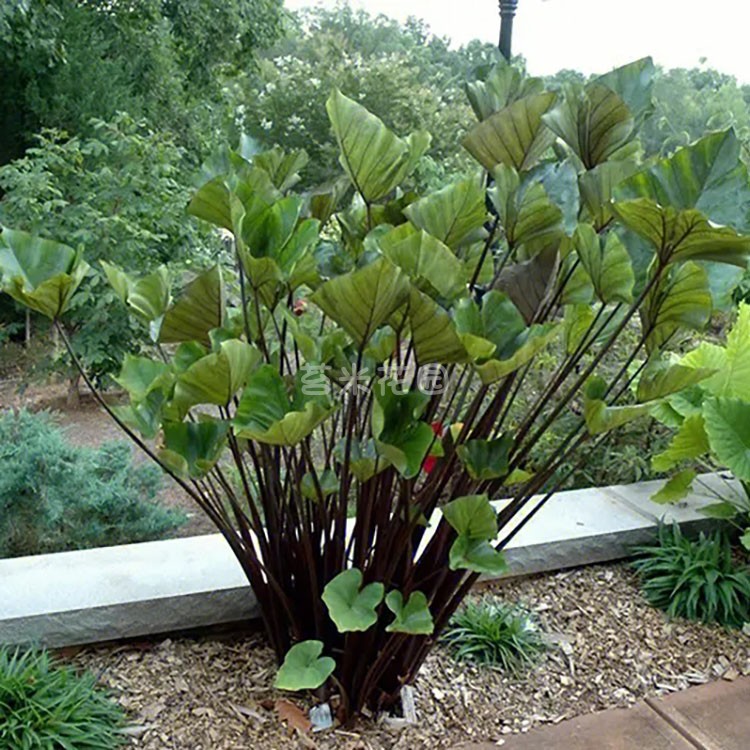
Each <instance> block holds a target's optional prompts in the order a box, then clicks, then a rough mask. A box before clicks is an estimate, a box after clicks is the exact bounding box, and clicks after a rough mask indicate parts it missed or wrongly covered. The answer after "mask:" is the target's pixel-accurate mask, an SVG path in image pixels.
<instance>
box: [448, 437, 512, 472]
mask: <svg viewBox="0 0 750 750" xmlns="http://www.w3.org/2000/svg"><path fill="white" fill-rule="evenodd" d="M512 447H513V438H512V437H511V436H510V435H508V434H504V435H501V436H500V437H499V438H496V439H494V440H468V441H467V442H466V443H464V444H463V445H459V446H458V447H457V448H456V453H457V454H458V457H459V458H460V459H461V463H463V465H464V467H465V468H466V471H467V472H468V473H469V476H470V477H471V478H472V479H498V478H500V477H504V476H506V475H507V474H508V458H509V453H510V449H511V448H512Z"/></svg>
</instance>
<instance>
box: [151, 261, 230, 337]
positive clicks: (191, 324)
mask: <svg viewBox="0 0 750 750" xmlns="http://www.w3.org/2000/svg"><path fill="white" fill-rule="evenodd" d="M225 312H226V303H225V298H224V284H223V280H222V274H221V268H220V267H219V266H214V267H213V268H211V269H210V270H209V271H206V272H205V273H203V274H201V275H200V276H198V277H197V278H195V279H193V281H191V282H190V283H189V284H188V285H187V286H186V287H185V290H184V291H183V293H182V295H181V296H180V298H179V299H178V300H177V302H175V304H173V305H172V306H171V307H170V308H169V309H168V310H167V312H166V313H165V315H164V320H163V321H162V324H161V330H160V332H159V341H161V342H162V343H163V344H178V343H180V342H183V341H197V342H199V343H202V344H206V345H209V346H210V344H211V339H210V337H209V335H208V334H209V331H211V330H213V329H214V328H221V327H222V325H223V324H224V316H225Z"/></svg>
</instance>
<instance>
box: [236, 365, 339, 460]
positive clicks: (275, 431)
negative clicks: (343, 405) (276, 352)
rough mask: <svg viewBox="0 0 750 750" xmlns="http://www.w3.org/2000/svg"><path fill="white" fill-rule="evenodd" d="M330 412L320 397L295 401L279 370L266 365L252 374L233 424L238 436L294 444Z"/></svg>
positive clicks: (265, 441) (274, 443)
mask: <svg viewBox="0 0 750 750" xmlns="http://www.w3.org/2000/svg"><path fill="white" fill-rule="evenodd" d="M330 413H331V408H330V406H329V405H327V404H325V403H323V402H321V401H320V400H319V399H317V398H310V399H309V400H308V399H306V398H305V397H304V396H303V397H301V398H299V399H298V398H295V400H294V401H292V400H291V399H290V398H289V394H288V393H287V389H286V385H285V383H284V380H283V378H282V377H281V375H279V372H278V370H277V369H276V368H275V367H274V366H273V365H263V366H262V367H259V368H258V369H257V370H255V372H253V373H252V374H251V375H250V377H249V379H248V384H247V387H246V388H245V390H244V392H243V394H242V397H241V398H240V402H239V405H238V406H237V412H236V413H235V417H234V421H233V423H232V424H233V426H234V429H235V432H236V434H237V436H238V437H241V438H249V439H252V440H257V441H258V442H260V443H267V444H269V445H287V446H291V445H296V444H297V443H299V442H300V441H302V440H304V439H305V438H306V437H307V436H308V435H309V434H310V433H311V432H312V431H313V430H314V429H315V428H316V427H317V426H318V425H319V424H320V423H321V422H323V421H324V420H325V419H326V417H328V415H329V414H330Z"/></svg>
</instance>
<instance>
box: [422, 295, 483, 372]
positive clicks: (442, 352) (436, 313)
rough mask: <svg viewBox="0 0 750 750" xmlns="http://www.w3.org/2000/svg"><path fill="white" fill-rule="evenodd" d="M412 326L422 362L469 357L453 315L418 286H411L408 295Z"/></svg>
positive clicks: (457, 359) (465, 358)
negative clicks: (416, 287) (414, 287)
mask: <svg viewBox="0 0 750 750" xmlns="http://www.w3.org/2000/svg"><path fill="white" fill-rule="evenodd" d="M409 327H410V328H411V338H412V343H413V345H414V353H415V355H416V357H417V362H419V364H420V365H424V364H428V363H431V362H442V363H444V364H447V363H449V362H465V361H466V360H467V357H468V354H467V351H466V348H465V346H464V344H463V343H462V341H461V338H459V335H458V333H457V331H456V325H455V323H454V321H453V319H452V318H451V316H450V315H449V314H448V312H447V311H446V310H444V309H443V308H442V307H441V306H440V305H438V303H437V302H435V300H433V299H431V298H430V297H428V296H427V295H426V294H423V293H422V292H420V291H419V290H417V289H412V290H411V294H410V296H409ZM490 353H491V352H490Z"/></svg>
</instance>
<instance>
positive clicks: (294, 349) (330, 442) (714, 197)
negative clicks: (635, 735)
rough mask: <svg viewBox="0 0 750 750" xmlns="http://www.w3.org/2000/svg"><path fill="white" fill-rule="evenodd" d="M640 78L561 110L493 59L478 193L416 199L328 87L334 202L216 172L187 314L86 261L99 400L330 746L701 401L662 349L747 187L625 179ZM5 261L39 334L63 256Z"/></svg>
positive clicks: (373, 130) (233, 156)
mask: <svg viewBox="0 0 750 750" xmlns="http://www.w3.org/2000/svg"><path fill="white" fill-rule="evenodd" d="M653 72H654V68H653V65H652V64H651V61H650V60H640V61H638V62H635V63H633V64H631V65H626V66H625V67H623V68H620V69H618V70H615V71H613V72H612V73H609V74H607V75H606V76H603V77H601V78H599V79H596V80H593V81H592V82H591V83H589V84H587V85H586V86H575V87H571V88H568V89H566V90H565V91H564V92H562V93H559V94H558V93H552V92H548V91H545V90H544V88H543V85H542V82H541V81H539V80H536V79H524V78H523V77H522V76H521V74H520V73H518V72H517V71H516V70H514V69H513V68H510V67H508V66H507V64H505V63H503V62H501V63H499V64H498V67H496V68H495V69H494V70H493V71H490V73H489V75H488V77H487V78H486V79H482V80H475V81H473V82H472V83H471V84H470V85H469V86H468V87H467V92H468V95H469V98H470V100H471V103H472V105H473V108H474V110H475V112H476V114H477V118H478V122H477V124H476V125H475V126H474V127H473V128H472V129H471V131H470V132H469V133H467V134H466V136H465V139H464V141H463V144H464V146H465V148H466V149H467V150H468V152H469V153H470V154H471V155H472V156H473V157H474V158H475V159H476V161H477V170H476V172H475V173H471V174H467V175H466V176H465V177H463V178H461V179H458V180H456V181H454V182H451V183H450V184H447V185H445V187H443V188H442V189H440V190H437V191H435V192H432V193H429V194H426V195H418V194H416V193H415V192H414V191H413V190H412V189H411V185H412V183H411V182H410V177H411V175H412V174H413V172H414V169H415V167H416V165H417V163H418V162H419V160H420V158H421V157H422V155H423V154H425V153H426V152H427V150H428V149H429V145H430V136H429V135H428V134H427V133H424V132H415V133H412V134H410V135H408V136H403V135H400V134H395V133H393V132H391V131H390V130H388V128H387V127H386V126H385V125H384V124H383V123H382V122H381V121H380V120H379V119H378V118H377V117H375V116H374V115H372V114H370V113H369V112H368V111H367V110H366V109H364V108H363V107H362V106H360V105H359V104H357V103H356V102H355V101H353V100H352V99H350V98H347V97H346V96H344V95H343V94H342V93H340V92H339V91H334V92H333V93H332V94H331V97H330V99H329V100H328V104H327V108H328V115H329V117H330V121H331V126H332V128H333V132H334V133H335V135H336V139H337V141H338V146H339V150H340V157H339V161H340V165H341V169H342V170H343V173H344V174H345V176H346V179H347V182H348V189H347V190H345V191H343V193H342V191H341V190H339V189H326V188H321V189H320V190H317V191H315V192H313V193H312V194H309V195H305V196H302V195H295V194H294V193H293V192H292V191H291V189H290V185H293V184H294V182H295V171H296V170H298V169H299V168H300V166H301V165H302V164H303V163H304V157H303V156H302V155H301V154H283V153H281V152H280V151H279V150H274V151H273V152H270V153H266V154H260V155H257V156H253V157H247V156H243V155H242V154H241V153H238V152H233V151H228V152H227V153H226V158H225V159H224V160H223V161H222V162H221V164H222V165H221V167H220V168H218V169H216V170H214V172H213V173H212V176H211V179H210V180H209V181H208V182H206V183H205V184H204V185H203V186H202V187H201V188H200V189H199V190H198V191H197V192H196V193H195V195H194V197H193V199H192V201H191V203H190V205H189V212H190V214H192V216H194V217H197V219H199V220H202V221H206V222H210V223H211V224H213V225H214V226H216V227H217V229H219V230H221V231H223V232H225V233H226V234H227V235H228V236H230V237H231V251H232V252H231V257H229V258H226V259H225V260H224V261H222V262H221V263H219V264H217V265H215V266H214V267H212V268H208V269H206V270H205V271H204V272H202V273H200V274H198V275H197V276H196V277H195V278H193V279H192V280H190V281H189V283H187V284H183V285H181V288H179V289H176V288H175V287H174V285H173V284H172V283H171V280H170V273H168V272H167V271H166V270H164V269H155V270H154V271H153V273H151V274H150V275H147V276H145V277H142V278H134V277H132V276H130V275H128V274H127V273H126V272H125V271H123V270H121V269H119V268H115V267H113V266H109V265H105V266H104V268H103V271H104V273H106V275H107V277H108V279H109V281H110V282H111V284H112V286H113V287H114V289H115V290H116V291H117V294H118V295H119V297H120V298H121V300H122V303H123V304H124V305H126V306H127V308H128V309H129V310H130V311H131V312H132V313H133V315H134V316H136V317H137V318H138V319H139V320H140V321H141V322H142V324H143V325H144V326H146V327H147V328H148V329H149V331H150V333H151V336H152V340H153V344H154V346H153V351H151V352H148V351H143V352H141V353H139V354H138V355H137V356H130V355H129V356H127V357H126V358H125V360H124V361H123V363H122V371H121V373H120V375H119V377H118V383H119V384H120V386H122V388H124V389H125V390H126V391H127V393H128V394H129V403H128V404H127V405H125V406H120V407H109V406H108V405H107V404H106V403H105V402H104V401H103V399H102V400H101V404H102V406H103V408H105V409H107V411H109V413H110V414H111V415H112V418H113V419H114V420H115V421H117V423H118V424H119V425H120V426H121V427H122V429H123V430H124V431H125V432H126V433H127V434H128V435H129V436H130V437H131V438H132V439H133V440H134V441H135V442H136V443H138V444H139V445H141V447H143V448H144V450H146V451H147V452H148V453H149V455H150V456H151V457H152V458H153V459H154V460H155V461H156V462H158V463H159V464H160V465H161V466H162V467H163V468H164V470H165V471H166V472H167V473H168V474H170V476H172V477H173V479H174V480H175V481H176V482H177V483H178V484H179V485H180V486H181V487H182V488H183V489H184V490H185V491H186V492H187V493H188V494H189V495H190V496H191V497H192V498H193V499H194V500H195V502H196V503H197V504H198V505H199V506H200V507H201V508H202V509H203V511H204V512H205V513H206V514H207V515H208V516H209V517H210V518H211V520H212V521H213V522H214V524H215V525H216V527H217V529H218V530H219V531H220V532H221V533H222V534H223V536H224V538H225V539H226V541H227V544H228V545H229V546H230V547H231V549H232V551H233V552H234V554H235V555H236V557H237V560H238V562H239V564H240V565H241V566H242V569H243V570H244V571H245V573H246V575H247V578H248V580H249V582H250V584H251V585H252V588H253V591H254V593H255V596H256V597H257V600H258V603H259V605H260V610H261V614H262V617H263V622H264V624H265V629H266V633H267V636H268V639H269V641H270V643H271V645H272V646H273V649H274V651H275V653H276V656H277V658H278V660H279V664H280V668H279V672H278V676H277V678H276V685H277V686H278V687H279V688H280V689H283V690H317V691H318V692H317V693H316V694H317V695H318V696H319V697H322V698H326V699H327V698H335V700H336V705H337V706H338V718H339V720H341V721H342V722H346V721H349V720H351V719H353V718H354V717H356V716H358V715H359V714H361V713H362V712H363V711H368V712H369V711H378V710H381V709H387V708H389V707H392V706H393V705H394V704H395V703H397V701H398V700H399V695H400V691H401V689H402V687H403V686H404V685H407V684H409V683H411V682H412V681H413V680H414V679H415V677H416V676H417V673H418V671H419V668H420V666H421V665H422V663H423V662H424V660H425V658H426V656H427V655H428V654H429V653H430V651H431V649H432V648H433V647H434V646H435V644H436V642H437V639H438V637H439V635H440V633H441V631H442V630H443V629H444V628H445V626H446V624H447V623H448V620H449V619H450V617H451V616H452V614H453V613H454V612H455V611H456V609H457V607H458V606H459V604H460V603H461V601H462V600H463V599H464V598H465V596H466V595H467V593H468V592H469V590H470V588H471V586H472V584H473V583H474V582H475V581H476V580H477V578H478V577H479V576H480V575H483V574H485V575H491V576H497V575H500V574H502V573H503V572H504V571H505V569H506V563H505V560H504V557H503V549H504V548H505V547H506V546H507V544H508V542H509V541H510V540H511V539H512V538H513V537H514V536H515V535H516V534H517V533H518V532H519V530H520V529H521V528H523V527H524V526H525V525H526V524H528V523H534V517H535V515H536V513H537V512H538V511H539V510H540V508H542V507H543V505H544V503H545V502H546V501H547V499H548V498H549V497H550V496H551V494H552V493H553V492H554V490H555V488H556V487H557V486H559V484H560V483H561V482H562V481H564V479H565V472H564V471H563V470H562V467H564V466H570V465H575V463H576V462H578V461H579V460H581V459H582V457H583V456H584V455H585V452H587V451H589V450H590V449H591V446H593V445H596V444H597V443H598V442H599V441H600V440H601V439H602V436H604V435H605V434H606V433H607V432H609V431H611V430H613V429H616V428H617V427H619V426H620V425H623V424H625V423H626V422H628V421H630V420H633V419H636V418H638V417H642V416H646V415H650V414H652V413H653V412H654V410H659V409H661V410H663V409H664V408H665V406H666V405H667V404H669V403H671V401H670V399H673V398H674V397H675V394H679V393H683V392H686V391H689V390H690V389H691V388H693V387H695V386H696V385H699V384H701V383H706V382H712V381H711V378H713V377H715V375H716V372H715V370H716V368H715V367H714V366H713V365H712V364H711V363H710V362H705V363H703V362H701V364H700V365H699V366H695V367H694V366H688V365H686V364H684V363H680V362H675V361H673V359H672V355H670V354H669V350H670V349H676V348H679V347H681V346H682V345H683V342H684V337H685V334H688V335H689V336H690V337H691V339H694V338H695V337H696V336H697V335H698V334H697V332H698V331H700V329H701V328H702V327H703V326H704V325H705V324H706V322H707V321H708V320H709V318H710V315H711V310H712V297H711V284H710V281H711V278H712V275H713V274H715V273H717V272H719V271H722V270H723V269H725V268H727V267H733V266H734V267H737V268H744V266H745V264H746V262H747V257H748V252H750V238H748V237H747V236H745V235H744V234H743V232H744V231H746V230H747V227H746V226H745V225H744V222H745V218H744V215H743V216H742V217H740V220H738V216H736V215H735V214H734V213H733V211H732V209H731V206H732V205H734V204H735V203H737V202H738V201H740V202H742V205H744V206H746V205H747V201H748V196H750V188H749V187H748V178H747V173H746V171H745V168H744V166H743V165H742V163H741V161H740V159H739V144H738V142H737V139H736V137H735V136H734V134H733V133H731V132H726V133H719V134H713V135H710V136H708V137H706V138H705V139H703V140H702V141H700V142H699V143H697V144H694V145H693V146H690V147H689V148H687V149H684V150H682V151H679V152H677V153H676V154H675V155H674V156H672V157H671V158H669V159H666V160H664V161H661V162H656V163H653V162H648V163H641V161H640V149H639V146H638V135H637V134H638V128H639V126H640V125H641V124H642V122H643V121H644V119H645V118H646V117H648V115H649V113H650V111H651V85H652V77H653ZM744 214H747V212H744ZM0 244H1V245H2V248H1V249H0V268H2V273H3V287H4V289H5V291H7V292H8V293H10V294H11V295H12V296H13V297H14V298H15V299H17V300H19V301H20V302H22V303H24V304H26V305H28V306H29V307H30V308H32V309H34V310H37V311H38V312H41V313H43V314H45V315H47V316H48V317H49V318H51V319H52V320H53V321H54V322H55V323H58V322H59V320H60V318H61V317H62V316H64V314H65V311H66V308H67V307H68V305H69V303H70V299H71V296H72V295H73V294H74V292H75V288H76V286H77V284H78V283H79V282H80V280H81V279H82V278H83V276H84V275H85V274H86V273H87V269H86V266H85V263H84V261H83V259H82V257H81V253H80V252H78V251H74V250H73V249H71V248H68V247H66V246H64V245H60V244H57V243H52V242H50V241H47V240H41V239H39V238H36V237H30V236H28V235H24V234H21V233H18V232H13V231H11V230H8V229H6V230H4V231H3V233H2V235H0ZM97 272H98V271H97ZM58 328H59V330H60V336H61V337H62V340H63V342H64V343H66V344H68V343H69V342H68V341H67V340H66V338H65V331H64V329H63V328H62V327H61V326H59V325H58ZM615 345H617V350H616V351H617V354H616V356H614V355H613V354H612V352H613V348H614V347H615ZM83 375H84V377H87V376H86V373H85V372H84V373H83ZM540 383H541V385H539V384H540ZM561 425H564V427H565V429H562V427H561ZM532 456H533V460H532ZM501 498H502V500H501Z"/></svg>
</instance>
